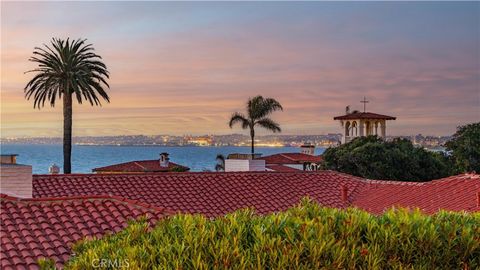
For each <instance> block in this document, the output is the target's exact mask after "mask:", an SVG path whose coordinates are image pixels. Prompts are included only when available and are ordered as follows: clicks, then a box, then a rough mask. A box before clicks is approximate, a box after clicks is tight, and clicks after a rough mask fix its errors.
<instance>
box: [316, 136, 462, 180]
mask: <svg viewBox="0 0 480 270" xmlns="http://www.w3.org/2000/svg"><path fill="white" fill-rule="evenodd" d="M323 159H324V167H325V168H326V169H330V170H336V171H340V172H344V173H348V174H352V175H356V176H361V177H365V178H369V179H379V180H402V181H428V180H432V179H438V178H442V177H446V176H449V175H450V174H451V173H452V168H451V165H450V162H448V159H447V157H446V156H445V155H444V154H442V153H436V152H431V151H428V150H425V149H423V148H419V147H415V146H414V145H413V144H412V143H411V142H410V141H409V140H405V139H395V140H394V141H392V142H386V141H384V140H382V139H380V138H378V137H376V136H368V137H359V138H356V139H354V140H352V141H351V142H349V143H346V144H343V145H341V146H339V147H335V148H328V149H327V150H326V151H325V153H324V154H323Z"/></svg>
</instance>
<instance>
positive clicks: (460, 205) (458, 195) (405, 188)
mask: <svg viewBox="0 0 480 270" xmlns="http://www.w3.org/2000/svg"><path fill="white" fill-rule="evenodd" d="M367 182H368V185H365V186H364V187H363V189H362V191H361V192H359V193H358V194H359V195H358V196H356V197H355V198H354V205H355V206H357V207H360V208H363V209H365V210H367V211H369V212H372V213H376V214H380V213H382V212H383V211H384V210H386V209H389V208H391V207H405V208H416V207H418V208H420V209H422V210H423V211H424V212H425V213H429V214H432V213H435V212H437V211H438V210H440V209H445V210H450V211H467V212H478V211H480V201H479V200H480V197H478V196H480V175H478V174H462V175H456V176H451V177H448V178H443V179H438V180H434V181H430V182H423V183H413V182H398V181H381V180H367ZM477 197H478V198H477Z"/></svg>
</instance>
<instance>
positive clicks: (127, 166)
mask: <svg viewBox="0 0 480 270" xmlns="http://www.w3.org/2000/svg"><path fill="white" fill-rule="evenodd" d="M174 168H180V169H181V170H184V171H188V170H190V168H188V167H185V166H183V165H179V164H176V163H173V162H169V163H168V167H162V166H160V161H159V160H158V159H154V160H138V161H130V162H125V163H120V164H114V165H110V166H105V167H100V168H95V169H93V170H92V171H94V172H123V173H136V172H137V173H138V172H170V171H172V170H173V169H174Z"/></svg>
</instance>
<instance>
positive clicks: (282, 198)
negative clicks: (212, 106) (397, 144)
mask: <svg viewBox="0 0 480 270" xmlns="http://www.w3.org/2000/svg"><path fill="white" fill-rule="evenodd" d="M343 186H345V187H347V189H348V197H347V201H346V202H344V201H342V199H341V196H340V195H339V194H340V190H341V188H342V187H343ZM33 190H34V194H33V196H34V197H62V196H78V195H103V194H110V195H116V196H121V197H125V198H128V199H132V200H138V201H142V202H145V203H148V204H151V205H155V206H158V207H165V208H167V209H171V210H172V211H175V212H177V211H180V212H186V213H201V214H205V215H207V216H210V217H213V216H218V215H223V214H226V213H229V212H232V211H234V210H237V209H240V208H245V207H254V208H255V209H256V210H257V212H259V213H260V214H265V213H270V212H276V211H282V210H285V209H287V208H289V207H291V206H293V205H294V204H296V203H298V202H299V200H300V199H301V198H303V197H306V196H308V197H311V198H312V199H314V200H316V201H317V202H319V203H321V204H323V205H325V206H330V207H345V206H349V205H353V206H358V207H361V208H364V209H366V210H368V211H370V212H373V213H381V212H382V211H383V210H384V209H387V208H390V207H392V206H402V207H419V208H422V209H424V211H425V212H427V213H433V212H436V211H437V210H438V209H440V208H441V209H448V210H466V211H479V210H480V206H478V204H477V194H478V192H480V176H479V175H478V174H467V175H457V176H452V177H449V178H445V179H439V180H435V181H430V182H424V183H414V182H396V181H378V180H377V181H375V180H366V179H363V178H359V177H354V176H351V175H348V174H342V173H338V172H334V171H318V172H303V171H297V172H227V173H205V172H198V173H188V172H187V173H164V174H78V175H34V177H33Z"/></svg>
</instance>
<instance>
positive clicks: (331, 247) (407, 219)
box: [66, 200, 480, 269]
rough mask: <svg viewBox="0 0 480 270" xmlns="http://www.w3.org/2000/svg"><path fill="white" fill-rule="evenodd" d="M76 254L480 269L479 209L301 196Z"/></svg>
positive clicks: (173, 221) (178, 263)
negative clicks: (259, 210) (386, 205)
mask: <svg viewBox="0 0 480 270" xmlns="http://www.w3.org/2000/svg"><path fill="white" fill-rule="evenodd" d="M74 251H75V253H76V256H75V257H72V258H71V260H70V261H69V262H68V263H67V265H66V268H67V269H93V266H92V261H96V262H98V261H99V260H101V259H103V260H104V261H107V262H122V263H123V266H124V267H125V268H129V269H321V268H324V269H478V268H480V213H475V214H466V213H453V212H443V211H442V212H439V213H438V214H436V215H431V216H429V215H424V214H422V213H421V212H420V211H418V210H416V211H408V210H402V209H400V210H390V211H388V212H386V213H385V214H383V215H380V216H375V215H371V214H369V213H367V212H365V211H362V210H359V209H346V210H341V209H333V208H325V207H321V206H319V205H318V204H316V203H313V202H311V201H309V200H304V201H303V202H302V203H301V204H300V205H298V206H297V207H295V208H292V209H290V210H288V211H286V212H281V213H277V214H271V215H267V216H258V215H256V214H254V212H253V211H252V210H241V211H237V212H235V213H232V214H229V215H226V216H225V217H220V218H216V219H208V218H206V217H204V216H201V215H184V214H179V215H175V216H172V217H169V218H165V219H164V220H162V221H160V222H159V223H158V224H157V226H156V227H155V228H154V229H152V230H149V227H148V225H147V223H146V222H145V221H137V222H133V223H131V224H130V225H129V226H128V227H127V228H126V229H125V230H123V231H121V232H119V233H117V234H114V235H110V236H106V237H104V238H103V239H101V240H90V241H83V242H80V243H78V244H77V245H75V246H74ZM97 266H98V265H97ZM105 268H108V267H105Z"/></svg>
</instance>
